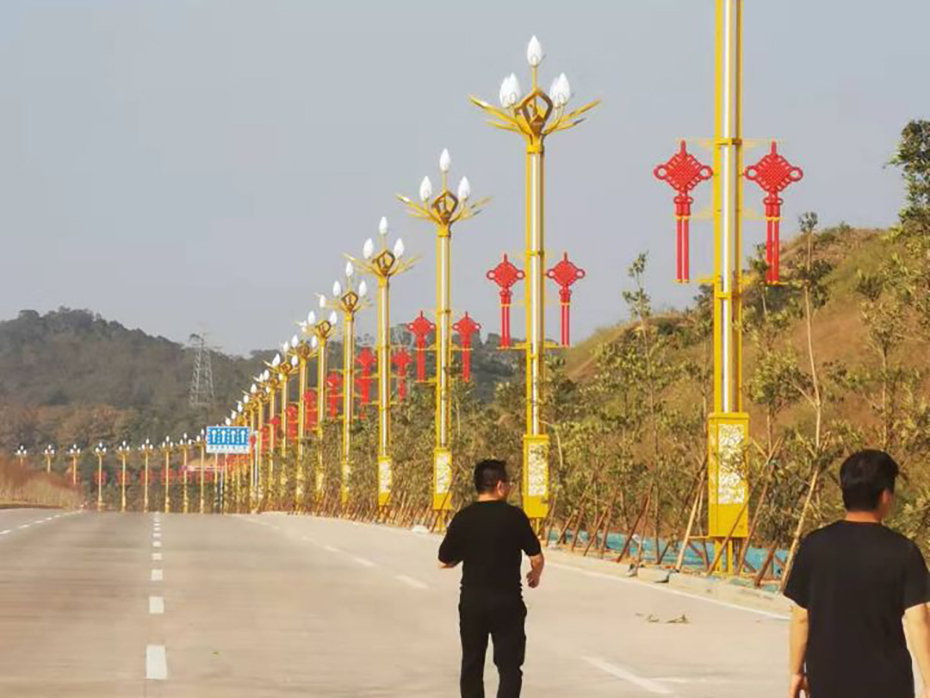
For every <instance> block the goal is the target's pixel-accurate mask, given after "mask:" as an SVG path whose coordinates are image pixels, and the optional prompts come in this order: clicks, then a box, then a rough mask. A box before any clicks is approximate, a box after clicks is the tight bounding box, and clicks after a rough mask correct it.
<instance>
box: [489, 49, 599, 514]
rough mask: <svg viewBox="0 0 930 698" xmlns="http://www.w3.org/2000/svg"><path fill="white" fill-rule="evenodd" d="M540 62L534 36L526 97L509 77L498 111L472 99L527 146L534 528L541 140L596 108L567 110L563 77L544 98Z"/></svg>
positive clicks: (539, 475)
mask: <svg viewBox="0 0 930 698" xmlns="http://www.w3.org/2000/svg"><path fill="white" fill-rule="evenodd" d="M543 57H544V54H543V50H542V46H541V45H540V43H539V41H538V40H537V39H536V37H535V36H534V37H533V38H532V40H531V41H530V43H529V47H528V48H527V61H528V62H529V64H530V75H531V86H530V91H529V93H528V94H527V95H526V96H523V94H522V92H521V90H520V83H519V81H518V79H517V77H516V75H514V74H513V73H511V74H510V76H508V77H507V78H505V79H504V81H503V83H502V84H501V89H500V102H501V107H500V108H498V107H495V106H493V105H491V104H489V103H488V102H485V101H484V100H481V99H478V98H477V97H471V100H472V102H474V103H475V104H476V105H478V106H479V107H480V108H481V109H483V110H484V111H485V113H487V114H488V115H489V116H490V117H491V124H492V125H494V126H496V127H497V128H500V129H503V130H505V131H513V132H515V133H518V134H520V135H522V136H523V137H524V139H525V141H526V214H527V215H526V261H525V269H526V280H525V283H526V345H525V350H526V433H525V435H524V437H523V481H522V493H523V508H524V510H525V511H526V514H527V516H529V517H530V518H531V519H533V520H535V521H536V522H537V523H538V522H540V521H541V520H542V519H544V518H545V517H546V516H547V515H548V513H549V436H548V434H546V433H545V428H544V423H543V418H542V415H541V406H542V405H541V387H542V381H543V367H544V354H545V350H546V334H545V281H546V247H545V238H544V229H545V228H544V221H545V216H544V213H545V212H544V207H543V201H544V199H543V195H544V186H543V184H544V181H545V177H544V175H545V147H544V146H545V140H546V137H547V136H549V135H550V134H552V133H555V132H556V131H564V130H566V129H569V128H572V127H573V126H576V125H578V124H579V123H581V121H583V119H582V118H581V116H582V115H583V114H584V113H585V112H587V111H588V110H590V109H592V108H593V107H595V106H596V105H597V104H598V102H597V101H594V102H590V103H589V104H586V105H584V106H582V107H579V108H578V109H575V110H573V111H569V110H567V109H566V105H567V104H568V101H569V99H570V98H571V87H570V86H569V82H568V78H566V77H565V74H564V73H562V74H561V75H559V76H558V77H557V78H555V80H554V81H553V82H552V87H551V89H550V90H549V93H548V94H547V93H546V92H544V91H543V90H541V89H540V88H539V86H538V83H537V78H538V69H539V64H540V63H541V62H542V60H543Z"/></svg>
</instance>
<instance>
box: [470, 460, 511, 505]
mask: <svg viewBox="0 0 930 698" xmlns="http://www.w3.org/2000/svg"><path fill="white" fill-rule="evenodd" d="M475 489H476V490H477V491H478V497H479V498H481V499H499V500H504V499H507V496H508V495H509V494H510V478H509V477H508V475H507V464H506V463H504V461H502V460H491V459H488V460H483V461H480V462H479V463H478V464H477V465H476V466H475Z"/></svg>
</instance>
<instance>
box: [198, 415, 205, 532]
mask: <svg viewBox="0 0 930 698" xmlns="http://www.w3.org/2000/svg"><path fill="white" fill-rule="evenodd" d="M205 434H206V430H205V429H201V430H200V433H199V434H197V447H198V448H199V449H200V464H199V468H198V469H199V470H200V513H201V514H203V513H204V506H205V505H204V487H205V480H206V472H205V470H206V467H205V463H204V461H205V460H206V459H207V439H206V436H205Z"/></svg>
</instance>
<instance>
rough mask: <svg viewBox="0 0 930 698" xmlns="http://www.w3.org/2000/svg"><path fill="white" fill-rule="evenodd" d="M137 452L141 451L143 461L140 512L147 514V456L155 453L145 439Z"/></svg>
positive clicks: (151, 445) (153, 447)
mask: <svg viewBox="0 0 930 698" xmlns="http://www.w3.org/2000/svg"><path fill="white" fill-rule="evenodd" d="M139 450H140V451H142V457H143V459H144V461H145V470H144V471H143V485H142V511H144V512H146V513H148V510H149V456H150V455H152V453H153V452H154V451H155V446H154V445H153V444H152V442H151V441H149V439H146V440H145V442H144V443H143V444H142V445H141V446H139Z"/></svg>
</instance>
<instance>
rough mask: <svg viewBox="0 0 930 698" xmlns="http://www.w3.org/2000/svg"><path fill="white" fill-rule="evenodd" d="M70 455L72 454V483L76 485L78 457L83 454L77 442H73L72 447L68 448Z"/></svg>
mask: <svg viewBox="0 0 930 698" xmlns="http://www.w3.org/2000/svg"><path fill="white" fill-rule="evenodd" d="M68 455H69V456H71V484H72V485H74V486H75V487H76V486H77V477H78V458H79V457H80V456H81V449H79V448H78V447H77V444H72V446H71V448H69V449H68Z"/></svg>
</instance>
